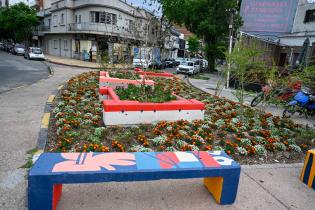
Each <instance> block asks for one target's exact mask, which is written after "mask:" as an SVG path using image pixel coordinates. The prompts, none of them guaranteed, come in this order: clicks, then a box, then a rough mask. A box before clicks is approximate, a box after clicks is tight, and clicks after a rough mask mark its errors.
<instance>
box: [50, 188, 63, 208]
mask: <svg viewBox="0 0 315 210" xmlns="http://www.w3.org/2000/svg"><path fill="white" fill-rule="evenodd" d="M61 194H62V184H55V185H54V186H53V201H52V205H53V207H52V208H53V210H56V209H57V205H58V203H59V201H60V198H61Z"/></svg>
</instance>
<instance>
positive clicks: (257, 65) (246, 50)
mask: <svg viewBox="0 0 315 210" xmlns="http://www.w3.org/2000/svg"><path fill="white" fill-rule="evenodd" d="M262 55H263V52H262V51H260V50H259V49H258V47H257V46H255V45H251V46H247V45H245V44H244V43H243V42H242V41H239V42H237V43H236V45H235V47H234V49H233V51H232V53H231V54H230V55H229V54H228V53H226V57H227V58H228V59H229V60H230V62H231V69H230V73H231V78H233V79H235V80H237V81H238V84H239V85H238V86H239V87H238V89H237V90H236V94H235V95H236V97H237V99H238V101H239V102H240V104H241V105H243V104H244V96H245V85H246V84H250V83H252V82H257V77H259V78H264V77H266V76H267V75H266V74H268V71H266V65H265V63H264V62H263V61H262V60H261V59H260V57H261V56H262ZM226 71H228V69H226Z"/></svg>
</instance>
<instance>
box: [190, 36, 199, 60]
mask: <svg viewBox="0 0 315 210" xmlns="http://www.w3.org/2000/svg"><path fill="white" fill-rule="evenodd" d="M187 41H188V50H189V52H190V53H191V54H192V55H193V56H195V55H196V54H197V53H198V52H199V50H200V42H199V39H198V38H197V37H196V36H191V37H189V38H188V40H187Z"/></svg>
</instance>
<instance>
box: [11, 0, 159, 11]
mask: <svg viewBox="0 0 315 210" xmlns="http://www.w3.org/2000/svg"><path fill="white" fill-rule="evenodd" d="M9 1H10V4H15V3H18V2H24V3H27V2H28V1H27V0H9ZM34 1H35V0H29V2H30V3H32V2H34ZM146 1H147V3H145V4H144V3H143V2H144V0H127V2H129V3H132V4H133V5H134V6H139V7H144V8H146V9H149V10H150V11H152V10H154V9H155V10H157V8H158V7H159V6H158V4H156V3H155V4H153V5H152V6H150V5H149V3H150V0H146Z"/></svg>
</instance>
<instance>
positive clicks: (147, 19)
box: [34, 0, 159, 62]
mask: <svg viewBox="0 0 315 210" xmlns="http://www.w3.org/2000/svg"><path fill="white" fill-rule="evenodd" d="M41 7H42V9H41V10H40V12H39V13H38V15H39V16H40V17H41V19H42V22H41V25H40V26H39V28H38V31H37V33H36V36H34V39H35V40H36V39H37V43H38V45H39V46H40V47H42V48H43V50H44V51H45V52H46V53H48V54H51V55H55V56H62V57H68V58H76V59H87V58H86V56H85V55H86V52H90V51H93V52H94V51H95V52H97V54H98V55H101V54H106V53H108V54H109V55H111V56H110V57H111V59H112V61H113V62H115V61H117V60H120V59H126V60H128V59H129V60H130V59H131V58H130V55H131V57H132V52H133V48H134V47H139V46H154V43H155V42H156V41H157V38H158V37H159V36H158V33H159V30H158V26H157V24H158V21H157V19H156V18H155V16H153V15H152V14H151V13H150V12H148V11H146V10H143V9H140V8H137V7H134V6H132V5H130V4H128V3H126V2H125V1H122V0H106V1H105V0H103V1H100V0H43V1H41Z"/></svg>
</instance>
